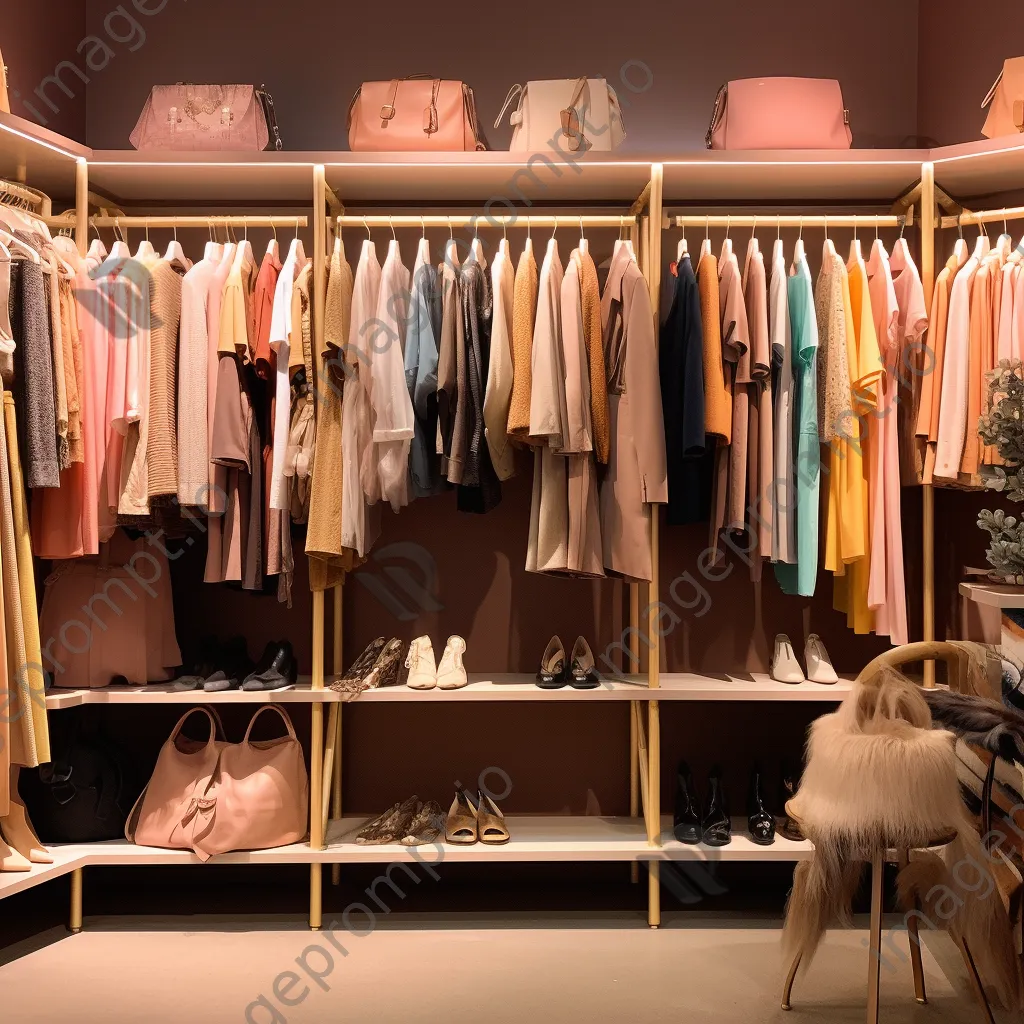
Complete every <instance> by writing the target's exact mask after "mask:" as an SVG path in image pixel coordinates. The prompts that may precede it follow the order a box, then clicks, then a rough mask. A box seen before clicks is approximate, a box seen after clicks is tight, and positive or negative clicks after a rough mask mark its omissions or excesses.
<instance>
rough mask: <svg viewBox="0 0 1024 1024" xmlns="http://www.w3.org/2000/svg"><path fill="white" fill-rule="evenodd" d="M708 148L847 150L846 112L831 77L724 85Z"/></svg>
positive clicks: (849, 143)
mask: <svg viewBox="0 0 1024 1024" xmlns="http://www.w3.org/2000/svg"><path fill="white" fill-rule="evenodd" d="M706 141H707V147H708V149H849V148H850V147H851V146H852V145H853V133H852V132H851V131H850V112H849V111H848V110H847V109H846V107H845V106H844V104H843V90H842V89H841V88H840V86H839V83H838V82H837V81H835V79H831V78H744V79H740V80H739V81H736V82H729V84H728V85H723V86H722V88H721V89H719V91H718V98H717V99H716V100H715V113H714V115H713V117H712V119H711V127H710V128H708V134H707V139H706Z"/></svg>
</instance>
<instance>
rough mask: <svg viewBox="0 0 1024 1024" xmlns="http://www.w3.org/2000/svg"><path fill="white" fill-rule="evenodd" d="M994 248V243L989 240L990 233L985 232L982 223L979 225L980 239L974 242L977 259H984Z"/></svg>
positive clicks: (974, 254)
mask: <svg viewBox="0 0 1024 1024" xmlns="http://www.w3.org/2000/svg"><path fill="white" fill-rule="evenodd" d="M991 250H992V243H991V242H990V241H989V237H988V235H986V234H985V229H984V226H983V225H982V224H979V225H978V240H977V241H976V242H975V243H974V253H973V256H974V258H975V259H976V260H981V259H984V258H985V257H986V256H987V255H988V254H989V252H990V251H991Z"/></svg>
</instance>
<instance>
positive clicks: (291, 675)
mask: <svg viewBox="0 0 1024 1024" xmlns="http://www.w3.org/2000/svg"><path fill="white" fill-rule="evenodd" d="M298 677H299V663H298V662H297V661H296V660H295V651H294V650H293V649H292V645H291V641H290V640H282V641H280V642H274V641H271V642H270V643H269V644H267V647H266V650H264V652H263V657H262V658H260V661H259V664H258V665H257V666H256V670H255V671H254V672H251V673H250V674H249V675H248V676H247V677H246V679H245V681H244V682H243V683H242V689H243V690H245V691H246V692H247V693H257V692H261V691H266V690H280V689H283V688H284V687H285V686H294V685H295V681H296V680H297V679H298Z"/></svg>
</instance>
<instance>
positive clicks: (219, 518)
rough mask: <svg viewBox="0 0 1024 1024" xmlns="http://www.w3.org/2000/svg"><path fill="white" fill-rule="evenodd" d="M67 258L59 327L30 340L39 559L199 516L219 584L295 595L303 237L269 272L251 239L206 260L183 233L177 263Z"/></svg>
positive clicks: (304, 349)
mask: <svg viewBox="0 0 1024 1024" xmlns="http://www.w3.org/2000/svg"><path fill="white" fill-rule="evenodd" d="M63 258H64V259H65V265H66V266H67V267H68V272H69V275H70V281H69V282H68V288H67V293H66V297H67V299H68V301H67V302H66V304H65V306H64V307H62V308H61V316H59V317H57V318H55V319H54V320H53V328H52V329H51V330H49V331H47V330H46V323H45V321H44V320H43V319H38V320H37V321H36V322H34V323H33V324H28V325H26V329H25V331H24V339H23V345H24V347H25V349H26V351H28V352H29V353H32V354H33V356H34V358H33V361H32V365H31V368H30V372H29V377H28V379H27V380H26V385H25V387H24V390H23V393H22V394H21V395H20V398H21V400H22V402H23V403H24V408H25V409H26V411H27V417H28V427H27V430H28V440H27V446H28V457H27V470H28V478H29V486H30V487H32V488H34V489H36V490H37V491H38V498H37V500H36V501H34V502H33V545H34V550H35V553H36V554H37V555H38V556H40V557H43V558H49V559H72V558H80V557H83V556H91V555H97V554H98V553H99V550H100V544H101V543H105V542H107V541H109V540H110V539H111V538H112V536H113V534H114V532H115V530H116V529H117V527H118V526H119V525H120V526H127V527H133V528H136V529H141V528H149V527H162V526H168V525H170V524H180V522H181V519H182V517H184V518H185V519H187V520H191V521H192V522H193V523H198V524H199V525H200V527H201V529H202V531H203V532H204V533H205V534H206V537H207V560H206V570H205V579H206V581H207V582H211V583H215V582H236V583H240V584H241V585H242V586H243V587H244V588H245V589H249V590H262V589H263V587H264V579H265V577H272V576H278V578H279V579H278V594H279V597H280V599H281V600H282V601H290V598H291V581H292V572H293V567H294V558H293V555H292V551H291V524H292V522H304V521H305V517H306V514H307V511H308V499H309V486H308V483H309V481H308V477H309V467H310V466H311V465H312V461H313V455H312V445H313V436H314V429H315V428H314V413H313V405H312V403H313V395H312V388H311V386H310V383H309V382H310V381H311V379H312V343H311V333H312V315H313V310H312V302H311V300H310V294H311V277H312V264H311V262H310V261H309V260H308V259H307V258H306V256H305V253H304V252H303V247H302V242H301V240H300V239H299V238H298V236H297V235H296V238H295V240H294V241H293V242H292V243H291V246H290V248H289V251H288V253H287V255H286V256H285V257H284V259H283V260H282V257H281V253H280V249H279V246H278V243H277V240H276V237H275V239H274V240H273V241H271V243H270V245H269V247H268V249H267V251H266V254H265V255H264V257H263V259H262V261H260V262H257V259H256V256H255V254H254V252H253V248H252V245H251V244H250V243H249V241H248V239H247V238H246V239H245V240H243V241H242V242H239V243H235V242H230V243H228V244H221V243H217V242H209V243H207V245H206V247H205V252H204V254H203V258H202V259H201V260H199V261H198V262H196V263H194V264H193V263H192V261H191V260H190V259H188V257H186V255H185V253H184V250H183V249H182V246H181V245H180V243H179V242H178V241H177V239H176V238H175V240H174V241H173V242H172V243H171V244H170V246H169V247H168V249H167V252H166V253H165V254H164V255H163V256H161V255H160V254H159V253H157V252H156V250H155V249H154V247H153V246H152V244H151V243H150V242H149V241H148V238H147V239H146V240H144V241H143V242H142V243H141V244H140V246H139V248H138V251H137V252H135V254H134V255H133V254H132V252H131V250H130V249H129V247H128V245H127V243H126V242H125V241H124V240H123V239H119V240H118V241H117V242H115V244H114V246H113V248H112V249H111V251H110V252H109V253H108V252H107V250H106V247H105V246H104V245H103V243H102V242H101V241H100V240H99V239H98V238H97V239H96V240H95V241H94V242H93V243H92V245H91V247H90V249H89V253H88V255H87V256H86V257H85V258H84V259H80V258H79V256H78V254H77V252H76V251H75V250H74V247H73V246H71V245H70V244H68V245H67V246H65V247H64V250H63ZM62 328H63V329H62ZM65 350H66V352H65ZM74 359H77V360H79V363H80V366H79V363H73V360H74ZM72 366H74V367H75V369H76V373H71V372H70V370H71V368H72ZM79 369H80V372H77V371H79ZM37 384H38V386H37ZM65 409H66V410H67V411H66V412H65Z"/></svg>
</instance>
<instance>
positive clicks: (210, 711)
mask: <svg viewBox="0 0 1024 1024" xmlns="http://www.w3.org/2000/svg"><path fill="white" fill-rule="evenodd" d="M197 712H202V713H203V714H204V715H206V717H207V718H208V719H209V721H210V738H209V739H208V740H207V741H206V745H207V746H209V745H210V744H211V743H213V741H214V740H215V739H217V737H218V736H220V738H221V739H224V723H223V722H221V720H220V715H219V714H218V713H217V711H216V709H214V708H212V707H210V706H209V705H208V704H198V705H196V707H194V708H189V709H188V711H186V712H185V714H183V715H182V716H181V718H179V719H178V724H177V725H176V726H175V727H174V729H173V730H172V731H171V735H170V736H169V737H168V740H167V742H168V743H173V742H174V741H175V740H176V739H177V738H178V736H179V735H180V733H181V730H182V727H183V726H184V725H185V723H186V722H187V721H188V720H189V719H190V718H191V717H192V716H193V715H194V714H196V713H197Z"/></svg>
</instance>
